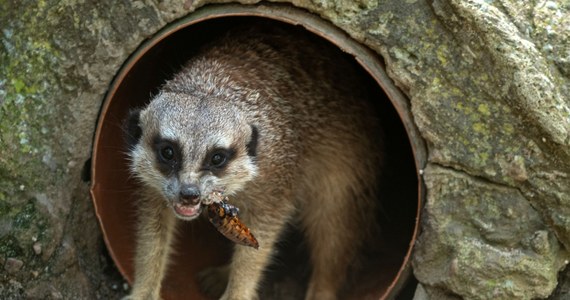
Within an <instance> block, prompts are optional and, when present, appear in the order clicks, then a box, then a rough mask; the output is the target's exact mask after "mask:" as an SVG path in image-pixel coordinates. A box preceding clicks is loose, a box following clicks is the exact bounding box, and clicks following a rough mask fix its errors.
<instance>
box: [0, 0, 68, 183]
mask: <svg viewBox="0 0 570 300" xmlns="http://www.w3.org/2000/svg"><path fill="white" fill-rule="evenodd" d="M45 4H46V3H45V1H40V2H35V3H29V4H27V5H32V6H33V5H35V6H36V7H32V8H30V7H28V8H26V9H25V10H23V11H19V8H17V7H19V5H15V3H12V4H6V3H4V4H3V5H2V6H6V5H7V6H8V7H9V8H10V9H8V10H4V11H2V10H0V20H2V21H0V27H2V28H3V31H2V32H1V34H2V35H3V36H2V41H3V43H1V44H0V78H6V80H4V81H0V96H3V101H0V171H1V172H0V175H2V174H3V173H4V174H10V176H17V178H12V179H13V180H14V182H17V184H18V185H20V184H24V185H25V186H34V187H35V188H37V189H41V188H44V187H45V186H47V185H49V183H46V182H45V181H47V180H53V177H46V176H44V175H45V173H46V171H47V170H46V167H47V166H45V164H43V163H42V156H43V155H44V154H45V153H46V152H48V151H49V150H50V149H49V145H46V141H48V140H50V139H53V136H52V135H46V133H45V131H44V132H42V128H46V127H48V128H49V127H57V124H56V123H55V122H58V119H57V118H54V117H53V116H54V115H56V113H55V112H56V111H57V109H58V103H54V102H53V101H55V99H58V98H60V97H58V96H57V95H58V94H60V90H59V89H58V88H57V87H58V86H59V84H58V76H57V75H56V74H55V72H56V71H57V70H58V68H59V65H60V64H59V58H60V57H61V53H60V52H59V51H58V50H56V49H55V48H54V47H52V45H51V44H50V43H51V42H50V41H51V38H52V37H51V35H52V34H50V33H49V32H50V31H51V30H50V26H48V24H47V23H46V20H45V15H46V14H47V10H48V9H50V7H53V5H52V6H50V5H45ZM11 5H15V6H13V7H12V6H11ZM19 14H21V15H19ZM15 15H18V18H14V16H15ZM22 20H25V22H23V21H22ZM52 131H53V130H52ZM16 174H17V175H16ZM0 180H1V181H6V180H7V179H6V178H3V176H2V177H0Z"/></svg>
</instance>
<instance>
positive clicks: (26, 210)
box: [14, 201, 37, 229]
mask: <svg viewBox="0 0 570 300" xmlns="http://www.w3.org/2000/svg"><path fill="white" fill-rule="evenodd" d="M36 214H37V212H36V207H35V205H34V203H33V202H32V201H30V202H28V203H27V204H26V205H25V206H24V207H23V208H22V210H20V212H19V213H18V214H16V215H15V217H14V226H16V228H18V229H29V228H30V226H31V225H32V222H33V221H34V220H35V219H36Z"/></svg>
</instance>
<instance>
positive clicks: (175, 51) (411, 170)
mask: <svg viewBox="0 0 570 300" xmlns="http://www.w3.org/2000/svg"><path fill="white" fill-rule="evenodd" d="M261 19H263V20H265V21H264V22H267V20H268V19H269V20H273V21H272V22H276V23H280V24H283V23H287V24H290V26H295V25H301V26H302V28H304V29H306V30H308V31H310V32H312V33H314V34H315V39H325V40H328V41H329V42H330V43H332V44H333V45H335V46H336V47H338V48H340V49H341V50H343V51H344V52H346V53H347V55H351V56H353V57H354V59H355V63H358V64H359V65H360V66H361V67H362V69H363V72H366V73H367V74H368V75H369V76H368V77H369V78H370V83H371V85H373V86H374V87H375V89H376V94H377V98H378V99H377V101H378V103H377V104H378V106H379V108H380V109H379V110H380V111H381V117H382V118H383V122H384V126H385V128H386V129H385V131H386V132H385V134H386V137H385V139H386V145H387V150H386V151H387V153H386V160H387V161H386V165H385V166H384V167H383V174H384V180H383V183H382V186H383V188H382V194H381V197H382V199H379V201H382V207H383V210H384V213H383V215H384V217H379V219H381V220H382V221H380V222H381V223H382V224H381V225H382V231H383V235H382V238H381V239H380V241H381V244H380V245H379V246H378V249H372V250H373V251H372V252H371V253H373V255H371V256H374V259H370V260H369V261H366V265H367V266H369V267H367V268H365V270H364V271H363V272H361V274H360V273H359V274H358V275H356V277H355V279H356V280H354V282H357V283H358V284H356V285H354V286H353V287H352V288H351V289H350V290H349V291H345V293H346V295H347V296H346V297H344V298H347V299H363V298H367V299H388V298H393V297H395V296H396V295H398V293H404V292H402V290H403V287H404V286H405V285H406V284H407V283H409V282H410V277H411V267H410V262H409V258H410V254H411V251H412V247H413V244H414V242H415V239H416V235H417V232H418V228H419V213H420V209H421V203H422V200H423V193H424V188H423V185H422V180H421V177H420V172H419V170H421V169H422V168H423V166H424V164H425V150H424V144H423V141H422V139H421V138H420V136H419V134H418V132H417V130H416V128H415V125H414V124H413V122H412V118H411V115H410V110H409V107H408V102H407V100H406V98H405V97H404V96H403V95H402V94H401V93H400V91H399V90H398V89H397V88H396V87H395V86H394V84H393V82H392V81H391V80H390V79H389V78H388V77H387V75H386V73H385V70H384V65H383V63H382V61H381V59H380V58H379V57H378V56H377V55H376V54H375V53H374V52H372V51H370V50H368V49H367V48H365V47H363V46H362V45H360V44H359V43H357V42H355V41H353V40H352V39H350V38H349V37H348V36H347V35H346V34H345V33H344V32H342V31H340V30H339V29H338V28H336V27H334V26H333V25H331V24H329V23H327V22H326V21H324V20H322V19H320V18H318V17H316V16H314V15H312V14H309V13H307V12H305V11H302V10H299V9H295V8H293V7H289V6H281V5H256V6H245V5H222V6H209V7H205V8H202V9H200V10H198V11H196V12H194V13H193V14H191V15H190V16H188V17H186V18H184V19H181V20H179V21H178V22H176V23H174V24H171V25H169V26H167V27H166V28H165V29H163V30H162V31H161V32H159V33H158V34H157V35H156V36H155V37H153V38H152V39H150V40H148V41H146V42H145V43H144V44H143V45H142V46H141V47H139V49H138V50H137V51H136V52H135V53H133V55H132V56H131V58H130V59H129V60H128V61H127V62H126V63H125V65H124V66H123V67H122V69H121V70H120V71H119V73H118V74H117V77H116V79H115V80H114V82H113V84H112V85H111V87H110V89H109V91H108V94H107V96H106V99H105V101H104V104H103V108H102V111H101V114H100V117H99V121H98V125H97V131H96V135H95V141H94V147H93V158H92V186H91V195H92V199H93V202H94V205H95V209H96V213H97V217H98V219H99V222H100V225H101V228H102V231H103V236H104V238H105V242H106V245H107V248H108V250H109V253H110V254H111V257H112V258H113V260H114V261H115V263H116V265H117V267H118V269H119V271H120V272H121V274H122V275H123V276H124V277H125V278H126V279H127V281H129V282H132V280H133V274H134V271H133V257H134V248H135V236H134V232H135V229H134V228H135V219H136V218H135V212H136V210H135V207H134V206H133V202H134V201H135V200H136V193H135V190H136V189H137V183H136V182H135V181H134V180H132V179H131V178H130V176H129V171H128V166H127V160H126V155H125V152H126V146H125V144H124V142H123V132H122V128H121V124H122V121H123V120H124V118H125V117H126V115H127V112H128V110H129V109H130V108H134V107H141V106H143V105H144V104H146V103H147V102H148V101H149V100H150V97H149V95H151V94H154V93H155V92H156V91H157V90H158V88H159V87H160V85H161V84H162V83H163V82H164V81H165V80H166V79H168V78H170V77H171V76H172V75H173V74H174V72H175V71H176V69H177V68H178V67H180V66H181V65H182V64H183V63H184V62H185V61H186V60H188V58H190V57H191V56H192V53H194V51H195V50H196V49H197V48H199V47H200V46H201V45H204V44H205V43H207V42H208V40H210V39H211V37H214V36H217V35H219V34H221V33H222V32H223V31H224V30H225V29H228V28H230V27H232V26H235V25H237V24H241V23H244V22H256V20H261ZM264 24H266V23H264ZM317 80H318V79H317ZM291 232H292V233H291V234H289V235H288V237H287V238H288V239H289V240H290V241H291V240H293V241H295V240H296V239H301V238H300V235H299V234H295V230H291ZM180 236H184V239H180V241H179V242H178V244H177V246H176V247H177V251H176V253H177V255H176V256H175V257H174V258H173V260H172V261H173V263H172V264H171V266H170V268H169V271H168V274H167V278H166V280H165V281H164V285H163V296H164V297H165V299H185V298H190V299H206V297H205V296H204V295H202V294H201V293H200V292H199V289H198V286H197V282H196V280H195V274H197V273H198V272H199V271H201V270H203V269H205V268H207V267H210V266H215V265H220V264H223V263H224V262H226V261H227V259H228V258H229V251H227V250H225V249H227V247H224V245H226V241H224V240H223V238H221V236H220V235H219V234H218V233H217V232H216V231H215V230H214V229H213V228H212V226H210V225H209V224H206V223H204V222H201V221H196V222H185V223H184V228H183V232H182V234H181V235H180ZM193 241H200V242H199V243H196V242H193ZM296 244H298V243H295V242H289V243H287V245H290V246H289V247H288V246H284V247H281V249H280V253H282V255H281V256H279V258H278V260H279V261H281V263H280V264H278V265H275V266H272V267H271V268H270V269H271V271H270V272H268V274H267V278H266V280H265V281H264V283H265V285H264V288H262V291H261V293H262V295H271V291H270V290H271V289H273V288H279V282H280V281H281V282H283V281H287V280H290V279H291V278H296V279H297V281H298V282H296V283H294V285H295V286H297V289H298V290H299V291H300V293H301V295H302V292H303V289H304V288H305V286H304V283H303V276H298V273H297V271H298V269H296V268H295V267H294V266H295V265H302V264H303V263H304V260H305V258H304V255H303V253H302V252H303V251H299V250H298V248H295V247H294V246H293V247H291V245H296ZM286 284H288V285H289V286H287V289H290V282H288V283H286ZM281 286H283V285H281ZM404 290H405V289H404ZM263 293H267V294H263ZM264 298H267V297H264ZM301 298H302V297H301Z"/></svg>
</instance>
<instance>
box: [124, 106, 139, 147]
mask: <svg viewBox="0 0 570 300" xmlns="http://www.w3.org/2000/svg"><path fill="white" fill-rule="evenodd" d="M140 115H141V109H140V108H137V109H131V110H130V111H129V114H128V116H127V118H126V119H125V121H124V122H123V131H124V135H125V140H126V141H127V144H128V145H129V147H133V146H134V145H136V144H137V143H138V142H139V140H140V138H141V136H142V128H141V126H140V123H139V122H140Z"/></svg>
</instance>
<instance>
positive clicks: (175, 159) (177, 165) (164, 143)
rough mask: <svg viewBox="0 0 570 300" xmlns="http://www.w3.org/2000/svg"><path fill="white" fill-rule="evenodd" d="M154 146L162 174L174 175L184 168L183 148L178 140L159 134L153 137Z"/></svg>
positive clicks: (157, 164) (157, 165)
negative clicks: (162, 136)
mask: <svg viewBox="0 0 570 300" xmlns="http://www.w3.org/2000/svg"><path fill="white" fill-rule="evenodd" d="M152 148H153V150H154V153H155V157H156V167H157V169H158V170H159V171H160V172H161V173H162V174H164V175H172V174H174V173H178V172H179V171H180V170H181V169H182V148H181V147H180V144H178V142H176V141H173V140H169V139H164V138H161V137H159V136H157V137H155V138H154V139H153V144H152Z"/></svg>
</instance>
